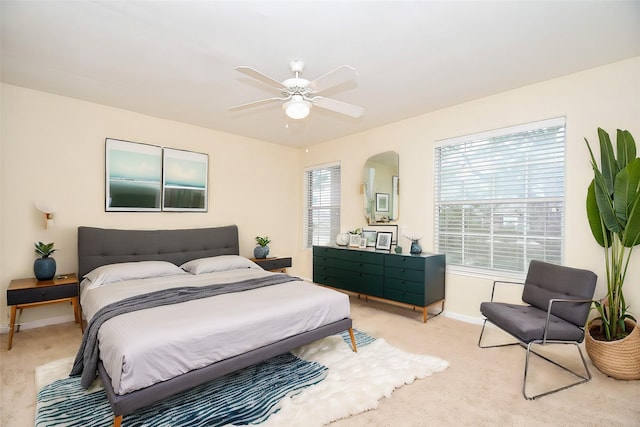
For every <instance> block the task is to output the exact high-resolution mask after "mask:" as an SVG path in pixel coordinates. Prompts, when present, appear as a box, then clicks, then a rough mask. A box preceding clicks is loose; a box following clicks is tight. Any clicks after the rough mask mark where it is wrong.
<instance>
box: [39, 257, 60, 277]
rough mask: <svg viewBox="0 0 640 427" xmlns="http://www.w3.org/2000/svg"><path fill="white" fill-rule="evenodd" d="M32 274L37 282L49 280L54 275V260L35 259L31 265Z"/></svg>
mask: <svg viewBox="0 0 640 427" xmlns="http://www.w3.org/2000/svg"><path fill="white" fill-rule="evenodd" d="M33 273H34V274H35V276H36V279H38V280H51V279H53V276H55V275H56V260H55V259H53V258H37V259H36V260H35V261H34V263H33Z"/></svg>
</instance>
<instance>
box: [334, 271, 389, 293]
mask: <svg viewBox="0 0 640 427" xmlns="http://www.w3.org/2000/svg"><path fill="white" fill-rule="evenodd" d="M343 275H344V276H343V277H344V280H343V282H342V286H343V288H344V289H347V290H350V291H353V292H358V293H361V294H366V295H371V296H375V297H382V288H383V286H382V284H383V278H382V276H377V275H374V274H367V273H358V272H355V271H344V272H343Z"/></svg>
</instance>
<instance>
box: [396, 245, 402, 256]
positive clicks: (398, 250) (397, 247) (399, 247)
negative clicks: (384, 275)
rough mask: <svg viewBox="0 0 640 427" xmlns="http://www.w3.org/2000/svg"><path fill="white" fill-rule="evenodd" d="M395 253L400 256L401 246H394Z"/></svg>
mask: <svg viewBox="0 0 640 427" xmlns="http://www.w3.org/2000/svg"><path fill="white" fill-rule="evenodd" d="M395 251H396V253H397V254H401V253H402V246H396V248H395Z"/></svg>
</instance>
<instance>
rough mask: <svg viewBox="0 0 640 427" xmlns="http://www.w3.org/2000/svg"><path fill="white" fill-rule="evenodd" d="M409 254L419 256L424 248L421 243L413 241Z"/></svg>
mask: <svg viewBox="0 0 640 427" xmlns="http://www.w3.org/2000/svg"><path fill="white" fill-rule="evenodd" d="M409 252H410V253H412V254H414V255H418V254H421V253H422V246H420V243H418V241H417V240H412V241H411V249H409Z"/></svg>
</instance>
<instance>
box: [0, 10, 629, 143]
mask: <svg viewBox="0 0 640 427" xmlns="http://www.w3.org/2000/svg"><path fill="white" fill-rule="evenodd" d="M0 7H1V9H0V18H1V49H2V51H1V55H2V56H1V58H0V59H1V70H0V71H1V78H2V81H3V82H6V83H10V84H14V85H18V86H24V87H28V88H33V89H37V90H41V91H46V92H51V93H55V94H60V95H64V96H68V97H72V98H78V99H83V100H87V101H91V102H96V103H100V104H105V105H110V106H113V107H117V108H123V109H126V110H131V111H136V112H140V113H143V114H147V115H150V116H156V117H161V118H166V119H171V120H176V121H180V122H185V123H190V124H194V125H198V126H203V127H206V128H211V129H217V130H221V131H226V132H231V133H234V134H238V135H245V136H247V137H252V138H257V139H261V140H264V141H270V142H274V143H278V144H285V145H290V146H297V147H305V146H309V145H313V144H316V143H319V142H322V141H326V140H330V139H334V138H338V137H341V136H344V135H349V134H353V133H356V132H360V131H363V130H366V129H371V128H374V127H378V126H381V125H384V124H388V123H392V122H395V121H398V120H402V119H406V118H409V117H413V116H417V115H420V114H424V113H427V112H430V111H434V110H437V109H441V108H444V107H447V106H451V105H455V104H459V103H462V102H465V101H469V100H472V99H477V98H480V97H484V96H487V95H491V94H495V93H498V92H502V91H506V90H510V89H513V88H517V87H521V86H524V85H529V84H532V83H536V82H540V81H543V80H547V79H551V78H554V77H559V76H563V75H566V74H570V73H574V72H577V71H581V70H585V69H589V68H593V67H596V66H600V65H604V64H608V63H611V62H615V61H618V60H622V59H626V58H630V57H634V56H638V55H640V1H637V0H636V1H335V2H332V1H296V2H284V1H256V2H247V1H189V2H186V1H126V2H125V1H56V0H51V1H7V0H1V3H0ZM293 59H302V60H304V62H305V64H306V66H305V70H304V73H303V77H306V78H307V79H308V80H313V79H315V78H317V77H319V76H320V75H322V74H325V73H326V72H328V71H330V70H333V69H335V68H337V67H338V66H340V65H343V64H347V65H350V66H352V67H354V68H356V70H357V71H358V74H359V75H358V78H357V80H356V82H355V83H349V84H344V85H341V86H338V87H336V88H334V89H330V90H329V91H327V92H325V93H323V95H326V96H330V97H332V98H335V99H338V100H341V101H344V102H348V103H352V104H356V105H359V106H362V107H364V108H365V113H364V115H363V117H360V118H358V119H353V118H350V117H346V116H342V115H339V114H336V113H333V112H330V111H327V110H322V109H320V108H317V107H316V108H314V109H313V110H312V111H311V114H310V116H309V117H308V118H307V119H304V120H302V121H294V120H291V119H287V118H286V117H285V115H284V114H283V112H282V109H281V108H280V106H279V105H278V103H275V104H269V105H262V106H259V107H255V108H252V109H248V110H243V111H241V112H231V111H228V107H230V106H233V105H237V104H242V103H245V102H250V101H254V100H258V99H262V98H266V97H272V96H279V94H278V93H277V91H275V90H273V89H269V88H268V87H266V86H265V85H263V84H261V83H259V82H257V81H254V80H252V79H250V78H248V77H247V76H245V75H243V74H241V73H239V72H237V71H235V70H234V68H235V67H236V66H238V65H248V66H251V67H254V68H257V69H258V70H260V71H262V72H263V73H265V74H267V75H269V76H271V77H273V78H275V79H276V80H279V81H282V80H284V79H286V78H289V77H291V73H290V70H289V62H290V61H291V60H293ZM639 78H640V76H639ZM585 90H588V88H585Z"/></svg>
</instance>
